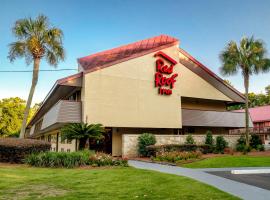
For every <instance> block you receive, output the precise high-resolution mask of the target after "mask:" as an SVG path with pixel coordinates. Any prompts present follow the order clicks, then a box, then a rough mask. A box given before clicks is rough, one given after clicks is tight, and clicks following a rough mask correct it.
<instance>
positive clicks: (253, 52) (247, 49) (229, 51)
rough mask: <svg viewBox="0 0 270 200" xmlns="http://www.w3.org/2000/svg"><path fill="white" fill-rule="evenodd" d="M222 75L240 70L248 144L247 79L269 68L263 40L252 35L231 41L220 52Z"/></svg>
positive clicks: (232, 73) (247, 143) (247, 142)
mask: <svg viewBox="0 0 270 200" xmlns="http://www.w3.org/2000/svg"><path fill="white" fill-rule="evenodd" d="M220 60H221V62H222V67H221V72H222V74H223V75H234V74H236V73H237V72H238V71H241V73H242V76H243V78H244V86H245V113H246V114H245V123H246V134H245V135H246V145H249V112H248V91H249V79H250V76H252V75H253V74H258V73H259V72H267V71H269V70H270V59H269V58H267V57H266V48H265V46H264V43H263V41H261V40H256V39H254V38H253V37H250V38H247V37H244V38H242V39H241V41H240V43H239V44H237V43H236V42H235V41H231V42H229V43H228V45H227V46H226V47H225V49H224V50H223V51H222V52H221V54H220Z"/></svg>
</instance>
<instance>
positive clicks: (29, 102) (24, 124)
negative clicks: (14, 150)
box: [20, 58, 40, 138]
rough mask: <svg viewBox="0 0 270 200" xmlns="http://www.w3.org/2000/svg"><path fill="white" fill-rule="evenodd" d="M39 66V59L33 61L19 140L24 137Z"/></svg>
mask: <svg viewBox="0 0 270 200" xmlns="http://www.w3.org/2000/svg"><path fill="white" fill-rule="evenodd" d="M39 64H40V58H36V59H34V70H33V76H32V85H31V89H30V92H29V95H28V99H27V103H26V108H25V110H24V115H23V122H22V127H21V132H20V138H24V136H25V129H26V123H27V119H28V116H29V111H30V107H31V103H32V99H33V96H34V92H35V88H36V85H37V82H38V72H39Z"/></svg>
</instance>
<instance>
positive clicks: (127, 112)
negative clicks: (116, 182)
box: [26, 35, 252, 157]
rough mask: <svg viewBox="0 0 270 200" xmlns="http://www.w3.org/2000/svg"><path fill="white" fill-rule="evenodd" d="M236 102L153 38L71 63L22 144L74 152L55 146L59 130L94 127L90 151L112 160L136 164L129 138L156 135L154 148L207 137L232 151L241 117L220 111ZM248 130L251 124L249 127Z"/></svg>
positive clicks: (71, 144)
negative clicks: (99, 135) (97, 132)
mask: <svg viewBox="0 0 270 200" xmlns="http://www.w3.org/2000/svg"><path fill="white" fill-rule="evenodd" d="M241 103H244V96H243V95H242V94H241V93H240V92H239V91H237V90H236V89H234V88H233V87H231V86H230V85H228V84H226V82H224V81H223V80H222V79H221V78H220V77H218V76H217V75H216V74H214V73H213V72H212V71H211V70H210V69H209V68H207V67H206V66H204V65H203V64H201V63H200V62H199V61H197V60H196V59H195V58H193V57H192V56H191V55H190V54H188V53H187V52H186V51H184V50H183V49H181V48H180V46H179V40H178V39H175V38H173V37H170V36H167V35H160V36H157V37H153V38H150V39H145V40H142V41H138V42H135V43H132V44H128V45H124V46H121V47H117V48H114V49H111V50H106V51H103V52H99V53H96V54H93V55H89V56H85V57H82V58H79V59H78V73H76V74H74V75H72V76H69V77H65V78H62V79H59V80H57V81H56V83H55V84H54V86H53V87H52V89H51V90H50V92H49V93H48V94H47V96H46V98H45V99H44V101H43V103H42V105H41V107H40V109H39V110H38V111H37V113H36V114H35V116H34V117H33V118H32V119H31V121H30V122H29V123H28V126H27V132H26V136H27V137H28V138H36V139H42V140H46V141H49V142H51V144H52V150H53V151H67V152H69V151H75V150H76V148H77V146H78V144H76V141H62V140H61V133H60V129H61V127H62V126H63V125H65V124H67V123H81V122H84V123H88V124H92V123H101V124H103V125H104V127H105V128H106V134H105V139H104V140H102V141H99V142H95V143H93V142H92V143H90V149H93V150H97V151H103V152H106V153H111V154H112V155H113V156H130V157H131V156H136V154H137V138H138V136H139V135H140V134H142V133H145V132H147V133H153V134H155V135H156V139H157V144H168V143H174V144H175V143H184V142H185V137H186V135H187V134H192V135H193V136H194V139H195V141H196V142H197V143H202V142H204V137H205V133H206V131H207V130H210V131H212V133H213V134H214V135H223V136H224V137H225V139H226V140H227V141H228V142H229V144H230V145H234V144H235V143H236V141H237V139H238V138H239V135H232V134H230V130H232V129H239V128H243V127H245V124H244V122H245V119H244V113H241V112H229V111H227V106H229V105H233V104H241ZM250 124H251V126H252V122H250Z"/></svg>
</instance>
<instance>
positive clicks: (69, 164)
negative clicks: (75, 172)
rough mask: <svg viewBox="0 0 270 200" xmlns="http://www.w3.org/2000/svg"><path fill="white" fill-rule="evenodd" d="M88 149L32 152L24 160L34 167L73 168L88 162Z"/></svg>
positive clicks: (89, 153)
mask: <svg viewBox="0 0 270 200" xmlns="http://www.w3.org/2000/svg"><path fill="white" fill-rule="evenodd" d="M90 155H91V152H90V151H78V152H71V153H70V152H43V153H33V154H31V155H29V156H27V157H26V159H25V160H24V162H25V163H26V164H28V165H31V166H34V167H59V168H74V167H79V166H84V165H87V164H89V157H90Z"/></svg>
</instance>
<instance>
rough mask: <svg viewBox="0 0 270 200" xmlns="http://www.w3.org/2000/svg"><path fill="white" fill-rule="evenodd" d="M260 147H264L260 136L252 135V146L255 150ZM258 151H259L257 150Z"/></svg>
mask: <svg viewBox="0 0 270 200" xmlns="http://www.w3.org/2000/svg"><path fill="white" fill-rule="evenodd" d="M258 145H262V140H261V138H260V136H258V135H256V134H252V135H251V139H250V146H251V147H252V148H253V149H257V146H258ZM257 150H258V149H257Z"/></svg>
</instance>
